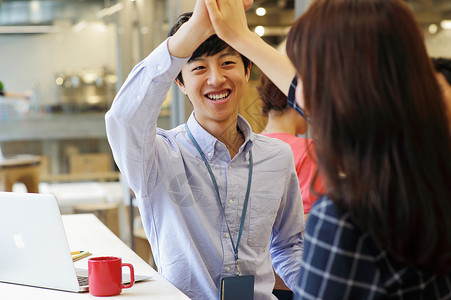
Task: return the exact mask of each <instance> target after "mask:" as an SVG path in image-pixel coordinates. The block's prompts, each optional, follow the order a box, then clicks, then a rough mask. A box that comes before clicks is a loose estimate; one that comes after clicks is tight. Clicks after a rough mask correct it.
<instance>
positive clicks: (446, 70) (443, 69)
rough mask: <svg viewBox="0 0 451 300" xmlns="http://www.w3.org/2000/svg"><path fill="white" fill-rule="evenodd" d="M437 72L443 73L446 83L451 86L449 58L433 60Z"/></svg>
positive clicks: (450, 60) (450, 61) (450, 63)
mask: <svg viewBox="0 0 451 300" xmlns="http://www.w3.org/2000/svg"><path fill="white" fill-rule="evenodd" d="M432 63H433V64H434V68H435V71H437V72H439V73H442V74H443V76H444V77H445V79H446V81H448V83H449V84H451V59H449V58H443V57H440V58H432Z"/></svg>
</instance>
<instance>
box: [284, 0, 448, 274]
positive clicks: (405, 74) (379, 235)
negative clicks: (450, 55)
mask: <svg viewBox="0 0 451 300" xmlns="http://www.w3.org/2000/svg"><path fill="white" fill-rule="evenodd" d="M287 54H288V56H289V57H290V59H291V60H292V62H293V64H294V65H295V67H296V69H297V72H298V77H299V78H300V79H301V80H302V83H303V92H304V97H305V109H306V112H307V113H308V115H309V117H310V120H311V130H312V137H313V139H314V141H315V146H316V150H317V156H318V161H319V165H320V169H321V172H322V174H323V175H324V176H325V177H326V178H325V180H326V181H327V182H328V185H329V186H330V190H329V192H328V195H329V197H330V198H331V199H332V201H334V202H335V203H337V205H339V206H341V207H344V208H345V209H346V210H347V211H348V212H349V213H350V215H351V217H352V219H353V220H354V221H355V223H356V225H357V226H358V227H359V228H360V229H361V230H362V231H364V232H368V233H369V234H370V236H372V238H373V239H374V240H375V241H376V243H378V244H379V245H380V246H381V247H382V248H384V249H386V250H387V251H388V252H389V253H390V254H391V255H392V256H393V257H394V258H395V259H396V260H397V261H399V262H401V263H405V264H409V265H410V264H412V265H416V266H420V267H427V268H431V269H433V270H434V272H435V273H436V274H441V275H442V274H445V273H447V272H449V271H450V270H451V184H450V183H449V180H450V178H451V142H450V136H449V131H448V127H447V126H448V125H447V117H446V114H445V111H446V109H445V106H444V102H443V101H441V94H440V89H439V86H438V84H437V81H436V79H435V77H434V71H433V66H432V63H431V60H430V59H429V57H428V54H427V52H426V49H425V46H424V41H423V37H422V34H421V30H420V28H419V26H418V24H417V23H416V21H415V19H414V16H413V14H412V12H411V11H410V9H409V8H408V7H407V6H406V5H405V4H404V3H403V2H402V1H400V0H365V1H356V0H317V1H314V2H313V3H312V4H311V6H310V7H309V9H308V11H307V12H306V13H305V14H304V15H302V16H301V17H300V18H299V19H298V20H297V21H296V22H295V24H294V25H293V27H292V29H291V31H290V33H289V35H288V41H287Z"/></svg>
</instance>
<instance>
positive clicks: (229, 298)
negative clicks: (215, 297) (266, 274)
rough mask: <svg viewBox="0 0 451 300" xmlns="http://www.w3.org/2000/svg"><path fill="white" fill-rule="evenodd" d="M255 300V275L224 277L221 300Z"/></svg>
mask: <svg viewBox="0 0 451 300" xmlns="http://www.w3.org/2000/svg"><path fill="white" fill-rule="evenodd" d="M252 299H254V275H245V276H230V277H222V278H221V284H220V287H219V300H252Z"/></svg>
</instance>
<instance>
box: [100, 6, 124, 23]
mask: <svg viewBox="0 0 451 300" xmlns="http://www.w3.org/2000/svg"><path fill="white" fill-rule="evenodd" d="M122 8H124V4H122V3H117V4H114V5H112V6H110V7H106V8H104V9H102V10H100V11H99V12H97V14H96V16H97V18H98V19H101V18H104V17H106V16H111V15H112V14H115V13H117V12H118V11H120V10H121V9H122Z"/></svg>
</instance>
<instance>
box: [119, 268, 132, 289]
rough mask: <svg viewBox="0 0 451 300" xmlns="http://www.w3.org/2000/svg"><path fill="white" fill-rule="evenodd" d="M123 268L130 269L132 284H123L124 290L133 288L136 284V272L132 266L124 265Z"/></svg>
mask: <svg viewBox="0 0 451 300" xmlns="http://www.w3.org/2000/svg"><path fill="white" fill-rule="evenodd" d="M122 267H129V269H130V283H129V284H121V285H122V288H123V289H128V288H131V287H132V286H133V285H134V284H135V271H134V269H133V266H132V265H131V264H127V263H123V264H121V268H122Z"/></svg>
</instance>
